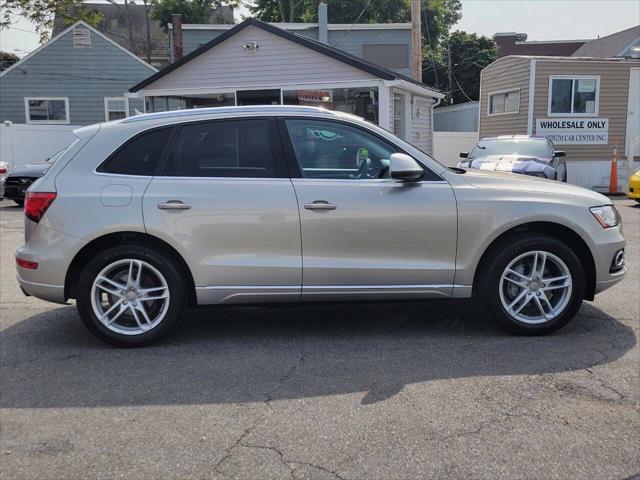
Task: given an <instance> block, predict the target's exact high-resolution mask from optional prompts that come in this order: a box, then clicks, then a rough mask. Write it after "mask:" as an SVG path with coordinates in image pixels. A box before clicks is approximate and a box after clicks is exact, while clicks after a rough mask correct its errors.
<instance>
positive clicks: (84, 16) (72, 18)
mask: <svg viewBox="0 0 640 480" xmlns="http://www.w3.org/2000/svg"><path fill="white" fill-rule="evenodd" d="M0 10H1V11H2V19H0V28H6V27H8V26H9V25H11V23H12V21H13V19H15V18H17V17H24V18H26V19H27V20H29V21H30V22H32V23H33V24H35V27H36V31H37V32H38V33H39V34H40V40H41V41H45V40H46V39H47V38H48V37H49V33H50V32H51V27H52V26H53V20H54V19H55V18H56V16H60V17H62V18H64V19H65V21H66V23H69V24H70V23H73V22H76V21H78V20H84V21H85V22H87V23H88V24H89V25H92V26H96V25H97V24H98V23H99V22H100V20H101V19H102V15H101V14H100V13H99V12H97V11H96V10H92V9H91V8H90V7H89V6H87V5H86V4H84V3H83V2H82V0H0Z"/></svg>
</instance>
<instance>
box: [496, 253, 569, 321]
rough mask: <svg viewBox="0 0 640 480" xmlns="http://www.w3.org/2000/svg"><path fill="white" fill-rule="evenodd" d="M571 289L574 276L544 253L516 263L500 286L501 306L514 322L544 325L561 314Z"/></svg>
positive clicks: (507, 271)
mask: <svg viewBox="0 0 640 480" xmlns="http://www.w3.org/2000/svg"><path fill="white" fill-rule="evenodd" d="M523 272H528V274H525V273H523ZM572 289H573V282H572V278H571V273H570V271H569V268H568V267H567V265H566V264H565V263H564V261H562V259H560V258H559V257H558V256H556V255H554V254H553V253H550V252H546V251H542V250H536V251H531V252H526V253H523V254H521V255H519V256H518V257H516V258H515V259H513V260H512V261H511V262H510V263H509V264H508V265H507V267H506V268H505V269H504V271H503V273H502V276H501V278H500V282H499V290H500V291H499V296H500V301H501V303H502V306H503V307H504V309H505V310H506V311H507V313H508V314H509V315H510V316H511V317H512V318H513V319H515V320H517V321H519V322H522V323H527V324H540V323H545V322H548V321H551V320H553V319H554V318H556V317H557V316H558V315H560V314H562V312H563V311H564V310H565V308H566V307H567V305H568V304H569V301H570V299H571V292H572Z"/></svg>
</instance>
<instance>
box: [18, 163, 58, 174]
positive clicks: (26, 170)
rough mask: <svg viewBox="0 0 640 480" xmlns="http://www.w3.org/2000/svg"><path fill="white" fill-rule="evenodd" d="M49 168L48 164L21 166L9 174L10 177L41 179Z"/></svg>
mask: <svg viewBox="0 0 640 480" xmlns="http://www.w3.org/2000/svg"><path fill="white" fill-rule="evenodd" d="M49 168H51V164H50V163H36V164H33V165H22V166H20V167H16V168H14V169H12V170H11V171H10V172H9V176H10V177H41V176H42V175H44V174H45V173H47V170H49Z"/></svg>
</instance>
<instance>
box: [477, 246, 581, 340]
mask: <svg viewBox="0 0 640 480" xmlns="http://www.w3.org/2000/svg"><path fill="white" fill-rule="evenodd" d="M534 250H539V251H545V252H549V253H552V254H554V255H556V256H557V257H558V258H560V259H561V260H562V261H563V262H564V263H565V264H566V266H567V268H568V269H569V274H570V275H571V280H572V284H573V285H572V291H571V295H570V297H569V301H568V303H567V305H566V307H565V308H564V310H563V311H562V312H561V313H560V314H559V315H558V316H556V317H555V318H553V319H552V320H549V321H547V322H544V323H539V324H529V323H524V322H521V321H519V320H517V319H515V318H513V317H512V316H511V315H510V314H509V313H507V310H506V309H505V307H504V306H503V305H502V302H501V300H500V290H499V289H500V279H501V277H502V273H503V272H504V270H505V269H506V268H507V266H508V265H509V263H510V262H511V261H512V260H514V259H515V258H517V257H518V256H519V255H522V254H524V253H526V252H529V251H534ZM481 268H482V270H481V271H480V277H479V280H478V283H477V286H478V289H477V291H478V294H479V295H480V298H481V299H482V301H483V303H484V305H485V307H486V308H487V310H488V311H489V313H490V314H491V315H492V316H493V317H494V318H495V319H496V320H497V321H498V322H499V323H500V324H501V325H502V326H504V327H505V328H506V329H507V330H509V331H510V332H512V333H516V334H520V335H544V334H548V333H551V332H554V331H556V330H558V329H560V328H562V327H564V326H565V325H566V324H567V323H569V322H570V321H571V320H572V319H573V317H574V316H575V315H576V313H577V312H578V309H579V308H580V305H582V299H583V298H584V293H585V288H586V285H585V275H584V269H583V268H582V264H581V263H580V260H579V259H578V257H576V255H575V254H574V253H573V251H572V250H571V248H569V247H568V246H567V245H565V244H564V243H563V242H561V241H560V240H558V239H556V238H554V237H551V236H549V235H544V234H537V233H534V234H520V235H514V236H512V237H509V238H507V239H505V241H503V242H500V244H499V245H496V246H495V248H493V249H492V251H491V252H489V254H488V257H487V258H486V259H485V260H484V261H483V265H482V267H481Z"/></svg>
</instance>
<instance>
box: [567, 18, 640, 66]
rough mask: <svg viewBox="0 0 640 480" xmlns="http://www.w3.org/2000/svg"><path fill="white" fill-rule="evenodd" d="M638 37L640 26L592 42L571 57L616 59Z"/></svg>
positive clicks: (639, 35)
mask: <svg viewBox="0 0 640 480" xmlns="http://www.w3.org/2000/svg"><path fill="white" fill-rule="evenodd" d="M638 37H640V25H638V26H636V27H631V28H628V29H626V30H622V31H621V32H617V33H614V34H612V35H607V36H606V37H602V38H597V39H595V40H591V41H590V42H588V43H585V44H584V45H583V46H581V47H580V48H579V49H578V50H576V51H575V52H574V53H573V55H571V56H572V57H597V58H610V57H615V56H617V55H620V54H621V53H622V51H623V50H624V49H625V48H626V47H627V46H628V45H629V44H631V42H633V40H634V39H636V38H638Z"/></svg>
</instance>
